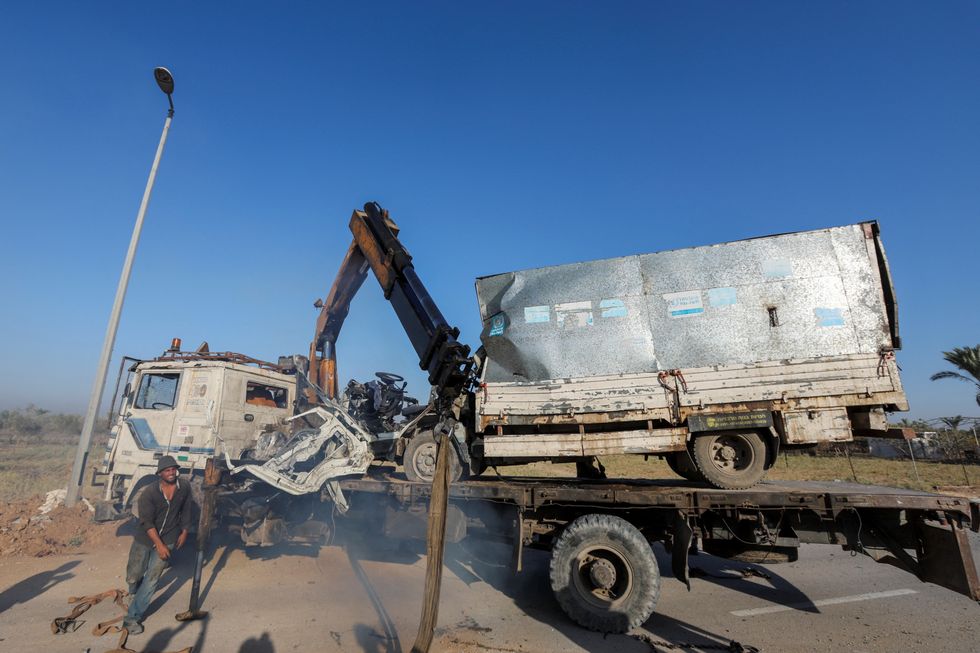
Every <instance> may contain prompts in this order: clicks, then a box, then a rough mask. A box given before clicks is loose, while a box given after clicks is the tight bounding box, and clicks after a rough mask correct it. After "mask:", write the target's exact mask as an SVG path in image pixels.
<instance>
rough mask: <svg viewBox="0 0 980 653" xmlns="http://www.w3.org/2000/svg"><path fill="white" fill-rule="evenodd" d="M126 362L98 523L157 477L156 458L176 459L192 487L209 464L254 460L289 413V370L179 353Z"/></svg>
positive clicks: (292, 392) (292, 393)
mask: <svg viewBox="0 0 980 653" xmlns="http://www.w3.org/2000/svg"><path fill="white" fill-rule="evenodd" d="M178 346H179V345H178ZM128 360H132V361H134V364H133V365H132V366H131V367H129V368H128V369H121V370H120V380H119V382H117V388H118V387H119V386H120V385H122V377H123V374H125V375H126V382H125V384H124V387H125V389H124V390H123V391H122V393H121V396H120V397H119V398H118V400H119V401H118V404H119V407H118V410H113V415H112V419H111V428H110V433H109V439H108V442H107V444H106V450H105V455H104V457H103V460H102V465H101V469H99V470H97V475H98V476H101V477H103V478H104V479H105V492H104V495H103V500H102V501H101V502H100V503H99V505H98V506H97V515H96V516H97V518H99V519H102V520H105V519H113V518H118V517H122V516H124V515H125V514H126V512H127V510H128V509H129V508H130V507H131V506H133V505H134V504H135V498H136V496H137V494H138V493H139V491H140V490H141V489H142V488H143V487H145V486H146V485H148V484H150V483H152V482H153V481H154V479H155V478H156V465H157V460H158V459H159V458H160V457H161V456H163V455H171V456H173V457H174V458H176V459H177V461H178V463H179V464H180V467H181V473H182V476H183V477H185V478H188V479H189V480H190V482H191V483H192V487H195V488H197V487H199V485H200V475H201V474H202V473H203V470H204V467H205V464H206V462H207V460H208V459H209V458H211V457H213V456H224V455H226V454H227V455H228V456H229V457H230V458H232V459H233V460H241V459H242V458H247V457H251V455H252V454H253V452H254V450H255V447H256V445H257V444H258V443H260V442H261V438H262V437H263V434H267V433H269V432H272V431H274V430H276V429H277V428H281V426H282V425H283V424H284V423H285V420H286V419H287V418H288V417H289V416H290V415H292V414H293V412H294V403H295V400H296V373H295V368H294V367H291V366H290V365H278V364H273V363H267V362H265V361H259V360H257V359H253V358H250V357H247V356H244V355H241V354H235V353H232V352H220V353H214V352H208V351H197V352H182V351H179V349H178V350H175V349H171V350H168V351H167V352H165V353H164V354H163V355H162V356H160V357H158V358H155V359H152V360H137V359H128ZM114 399H115V398H114ZM115 404H116V402H115V401H114V402H113V409H114V408H115Z"/></svg>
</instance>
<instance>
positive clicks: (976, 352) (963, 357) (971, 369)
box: [929, 345, 980, 406]
mask: <svg viewBox="0 0 980 653" xmlns="http://www.w3.org/2000/svg"><path fill="white" fill-rule="evenodd" d="M943 358H945V359H946V361H947V362H949V363H952V364H953V365H955V366H956V367H958V368H960V369H961V370H963V371H964V372H965V373H966V374H960V373H959V372H952V371H948V370H947V371H944V372H936V373H935V374H933V375H932V376H931V377H929V378H930V379H932V380H933V381H938V380H939V379H959V380H960V381H966V382H967V383H972V384H973V385H975V386H977V405H978V406H980V345H977V346H976V347H954V348H953V351H944V352H943ZM970 377H973V378H970Z"/></svg>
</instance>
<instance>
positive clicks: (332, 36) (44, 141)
mask: <svg viewBox="0 0 980 653" xmlns="http://www.w3.org/2000/svg"><path fill="white" fill-rule="evenodd" d="M285 4H286V8H282V7H281V6H279V5H273V4H271V3H257V2H237V3H234V4H232V3H220V4H216V5H210V6H208V5H205V4H204V3H188V2H174V3H170V4H168V5H166V6H163V5H155V6H152V7H151V6H149V5H145V4H144V3H126V2H101V3H51V2H45V3H18V4H16V5H15V4H12V3H8V4H7V5H5V7H4V9H3V14H2V19H0V53H2V56H0V80H2V81H0V97H2V100H3V113H2V116H3V119H2V120H0V218H2V221H3V231H2V234H3V235H2V237H0V273H2V274H3V277H4V278H5V279H6V284H5V285H4V290H3V294H2V297H3V306H4V311H3V320H2V322H0V369H2V370H3V374H2V378H0V394H2V398H0V408H7V407H16V406H23V405H25V404H27V403H28V402H33V403H35V404H38V405H41V406H45V407H48V408H52V409H57V410H71V411H79V412H80V411H82V410H83V409H84V406H85V404H86V402H87V398H88V394H89V391H90V387H91V383H92V379H93V376H94V372H95V366H96V360H97V357H98V352H99V348H100V346H101V342H102V335H103V332H104V329H105V324H106V320H107V316H108V312H109V308H110V305H111V302H112V297H113V293H114V291H115V285H116V282H117V280H118V276H119V271H120V268H121V265H122V260H123V256H124V254H125V248H126V245H127V243H128V240H129V236H130V232H131V229H132V223H133V219H134V217H135V214H136V210H137V208H138V205H139V200H140V197H141V194H142V191H143V186H144V184H145V182H146V175H147V172H148V170H149V165H150V162H151V159H152V155H153V149H154V147H155V146H156V143H157V140H158V138H159V133H160V129H161V127H162V125H163V119H164V117H165V109H166V100H165V98H164V96H163V95H162V94H161V93H160V92H159V90H158V89H157V88H156V86H155V84H154V82H153V80H152V75H151V71H152V69H153V67H154V66H158V65H165V66H168V67H169V68H170V69H171V70H172V71H173V73H174V75H175V77H176V80H177V89H176V93H175V95H174V99H175V104H176V108H177V113H176V116H175V119H174V123H173V128H172V130H171V135H170V140H169V143H168V146H167V151H166V152H165V154H164V158H163V162H162V165H161V169H160V173H159V177H158V181H157V186H156V189H155V192H154V196H153V201H152V203H151V205H150V211H149V214H148V218H147V223H146V227H145V229H144V232H143V240H142V243H141V246H140V250H139V253H138V256H137V260H136V266H135V269H134V272H133V276H132V281H131V284H130V288H129V294H128V298H127V301H126V306H125V310H124V313H123V319H122V324H121V327H120V330H119V337H118V340H117V344H116V348H115V351H116V353H117V354H121V353H126V354H130V355H134V356H142V357H150V356H153V355H156V354H158V353H159V352H161V351H162V350H163V349H164V348H165V347H166V346H167V344H168V343H169V341H170V338H171V337H174V336H179V337H181V338H183V340H184V344H185V346H188V347H194V346H196V345H197V344H198V343H199V342H201V341H202V340H207V341H208V342H209V343H210V344H211V348H212V350H236V351H242V352H245V353H249V354H251V355H253V356H256V357H260V358H267V359H270V358H271V359H274V358H275V357H276V356H278V355H280V354H286V353H294V352H298V353H299V352H305V351H306V349H307V347H308V343H309V340H310V337H311V336H312V331H313V323H314V319H315V316H316V312H315V310H314V308H313V306H312V303H313V300H314V299H315V298H317V297H322V296H324V295H325V294H326V291H327V289H328V287H329V284H330V282H331V281H332V279H333V276H334V273H335V272H336V269H337V266H338V265H339V262H340V259H341V258H342V256H343V254H344V251H345V250H346V247H347V244H348V242H349V232H348V231H347V226H346V224H347V220H348V218H349V216H350V213H351V210H352V209H354V208H355V207H359V206H361V205H362V204H363V203H364V202H366V201H369V200H376V201H378V202H380V203H381V204H382V205H383V206H385V207H387V208H389V209H390V210H391V211H392V214H393V217H394V218H395V219H396V221H398V222H399V224H400V225H401V227H402V229H403V236H404V241H405V243H406V244H407V246H408V247H409V249H410V251H411V252H412V254H413V255H414V256H415V260H416V267H417V270H418V272H419V274H420V275H421V277H422V279H423V280H424V281H425V282H426V283H427V284H428V285H429V287H430V290H431V292H432V294H433V296H434V297H435V299H436V300H437V301H438V302H439V304H440V306H441V308H442V310H443V313H444V314H445V315H446V316H447V318H448V319H449V320H450V321H451V322H453V323H455V324H458V325H459V326H460V328H461V329H462V331H463V334H464V339H465V340H467V341H468V342H470V343H472V344H475V343H476V341H477V338H478V335H479V315H478V312H477V307H476V299H475V293H474V290H473V279H474V277H476V276H479V275H485V274H492V273H496V272H501V271H506V270H510V269H518V268H527V267H536V266H540V265H548V264H555V263H563V262H571V261H577V260H583V259H592V258H602V257H612V256H622V255H627V254H634V253H641V252H649V251H656V250H662V249H669V248H676V247H687V246H693V245H700V244H708V243H713V242H720V241H726V240H733V239H739V238H745V237H751V236H758V235H763V234H769V233H776V232H785V231H794V230H801V229H812V228H819V227H825V226H830V225H838V224H845V223H851V222H856V221H860V220H865V219H877V220H879V221H880V222H881V225H882V230H883V235H884V240H885V245H886V247H887V250H888V255H889V258H890V262H891V265H892V269H893V273H894V277H895V283H896V288H897V291H898V296H899V301H900V311H901V327H902V332H903V338H904V344H905V348H904V349H903V350H902V351H901V352H900V353H899V362H900V364H901V365H902V368H903V370H904V373H903V379H904V382H905V384H906V389H907V391H908V394H909V397H910V401H911V403H912V411H911V414H912V415H914V416H922V417H933V416H938V415H949V414H965V415H977V414H978V413H980V409H978V408H977V406H976V404H975V403H974V400H973V394H974V393H973V392H971V391H970V386H968V385H966V384H958V383H955V382H952V381H943V382H936V383H933V382H930V381H929V380H928V377H929V375H930V374H931V373H933V372H935V371H938V370H940V369H944V368H945V364H944V362H943V361H942V358H941V353H940V352H941V351H943V350H946V349H949V348H951V347H954V346H965V345H974V344H977V342H978V341H980V337H978V334H980V305H978V301H977V291H976V287H977V272H976V270H977V266H976V247H977V241H978V236H980V226H978V225H980V220H978V213H980V209H978V207H980V183H978V180H980V130H978V120H977V116H980V84H978V79H980V77H978V73H980V39H978V38H977V29H978V26H980V5H977V4H976V3H974V2H944V3H901V2H880V3H875V2H864V3H850V2H822V3H804V2H765V3H764V2H755V3H732V2H719V3H711V2H685V3H665V2H620V3H588V2H536V3H531V2H493V3H482V4H478V3H458V2H413V3H371V2H364V3H357V6H352V5H353V3H331V4H328V3H298V2H293V3H285ZM338 349H339V352H340V354H339V355H340V369H341V376H342V377H343V378H345V379H346V378H347V377H349V376H350V375H356V376H359V377H364V376H368V375H370V374H371V373H373V372H374V371H376V370H392V371H397V372H401V373H408V375H409V378H410V379H411V381H412V387H414V388H415V389H417V390H418V389H419V388H420V386H421V384H422V380H423V377H422V375H421V373H420V372H416V371H415V370H416V369H417V362H416V360H415V356H414V353H413V352H412V351H411V348H410V347H409V346H408V342H407V338H406V337H405V336H404V334H403V333H402V331H401V329H400V328H399V326H398V323H397V321H396V319H395V318H394V316H393V313H392V311H391V310H390V308H389V307H388V306H387V304H386V303H385V302H384V301H383V300H382V298H381V295H380V291H379V290H378V289H377V287H376V284H374V282H373V281H369V282H368V285H366V286H365V289H364V290H363V291H362V294H361V296H360V297H358V299H357V300H356V302H355V305H354V307H353V309H352V311H351V318H350V319H349V321H348V324H347V328H346V331H345V333H344V334H343V336H342V338H341V341H340V343H339V347H338ZM114 365H115V364H114Z"/></svg>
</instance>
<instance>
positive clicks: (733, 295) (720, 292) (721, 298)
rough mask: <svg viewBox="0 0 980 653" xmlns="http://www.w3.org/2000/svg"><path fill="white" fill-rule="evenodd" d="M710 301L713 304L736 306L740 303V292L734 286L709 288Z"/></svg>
mask: <svg viewBox="0 0 980 653" xmlns="http://www.w3.org/2000/svg"><path fill="white" fill-rule="evenodd" d="M708 303H709V304H710V305H711V306H734V305H735V304H737V303H738V292H737V291H736V290H735V289H734V288H709V289H708Z"/></svg>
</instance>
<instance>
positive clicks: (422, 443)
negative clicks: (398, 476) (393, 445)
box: [402, 431, 463, 483]
mask: <svg viewBox="0 0 980 653" xmlns="http://www.w3.org/2000/svg"><path fill="white" fill-rule="evenodd" d="M447 444H448V443H447ZM449 446H451V447H452V445H449ZM437 451H438V448H437V446H436V440H435V438H434V437H433V435H432V432H431V431H422V432H421V433H416V434H415V435H413V436H412V437H411V438H410V439H409V441H408V444H407V445H405V455H404V457H403V460H402V464H403V465H404V467H405V476H406V477H407V478H408V480H410V481H420V482H423V483H431V482H432V477H433V476H435V474H436V452H437ZM449 453H450V455H449V482H450V483H454V482H456V481H458V480H459V479H460V478H461V477H462V476H463V462H462V461H461V460H460V459H459V453H458V452H457V451H456V448H455V447H453V448H452V451H450V452H449Z"/></svg>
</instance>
